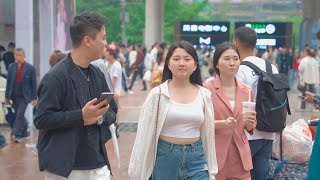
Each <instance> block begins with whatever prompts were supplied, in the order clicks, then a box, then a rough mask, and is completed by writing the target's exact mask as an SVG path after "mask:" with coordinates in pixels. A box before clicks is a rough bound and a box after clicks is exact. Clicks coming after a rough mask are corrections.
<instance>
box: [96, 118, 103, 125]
mask: <svg viewBox="0 0 320 180" xmlns="http://www.w3.org/2000/svg"><path fill="white" fill-rule="evenodd" d="M102 123H103V117H102V116H100V117H99V119H98V121H97V124H98V125H101V124H102Z"/></svg>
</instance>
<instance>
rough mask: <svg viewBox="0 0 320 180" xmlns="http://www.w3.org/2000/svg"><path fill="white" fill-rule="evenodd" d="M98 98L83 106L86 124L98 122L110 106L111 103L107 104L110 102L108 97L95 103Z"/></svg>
mask: <svg viewBox="0 0 320 180" xmlns="http://www.w3.org/2000/svg"><path fill="white" fill-rule="evenodd" d="M97 100H98V99H97V98H94V99H93V100H91V101H89V102H87V104H86V105H85V106H84V107H83V108H82V116H83V122H84V125H85V126H89V125H92V124H97V122H98V119H99V117H100V116H102V115H104V114H105V113H106V112H107V111H108V109H109V107H110V105H109V104H108V105H107V106H105V105H106V104H107V102H108V100H106V99H105V100H103V101H101V102H100V103H98V104H97V105H94V104H95V103H96V102H97ZM104 106H105V107H104Z"/></svg>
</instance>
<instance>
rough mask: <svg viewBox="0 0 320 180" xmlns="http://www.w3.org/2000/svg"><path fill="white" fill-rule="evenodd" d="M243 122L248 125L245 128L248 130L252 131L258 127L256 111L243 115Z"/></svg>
mask: <svg viewBox="0 0 320 180" xmlns="http://www.w3.org/2000/svg"><path fill="white" fill-rule="evenodd" d="M242 118H243V121H244V122H245V123H246V124H245V127H246V129H247V130H249V131H251V130H252V129H254V128H255V127H256V125H257V118H256V112H255V111H248V112H244V113H243V117H242Z"/></svg>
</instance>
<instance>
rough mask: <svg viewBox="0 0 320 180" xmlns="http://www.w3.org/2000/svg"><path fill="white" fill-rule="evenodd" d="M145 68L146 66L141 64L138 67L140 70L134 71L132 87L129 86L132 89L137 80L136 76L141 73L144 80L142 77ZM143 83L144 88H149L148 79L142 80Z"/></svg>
mask: <svg viewBox="0 0 320 180" xmlns="http://www.w3.org/2000/svg"><path fill="white" fill-rule="evenodd" d="M143 69H144V67H143V66H140V67H139V68H138V70H137V71H135V72H134V74H133V77H132V80H131V84H130V87H129V89H130V90H131V89H132V87H133V84H134V82H135V81H136V78H137V76H138V75H140V78H141V80H142V78H143ZM142 84H143V89H144V90H146V89H147V83H146V81H144V80H142Z"/></svg>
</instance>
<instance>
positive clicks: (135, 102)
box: [0, 84, 319, 180]
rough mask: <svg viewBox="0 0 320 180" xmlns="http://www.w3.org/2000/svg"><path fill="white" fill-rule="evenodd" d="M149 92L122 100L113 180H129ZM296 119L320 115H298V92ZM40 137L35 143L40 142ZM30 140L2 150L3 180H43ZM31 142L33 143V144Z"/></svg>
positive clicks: (0, 172) (0, 169)
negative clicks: (118, 159) (139, 124)
mask: <svg viewBox="0 0 320 180" xmlns="http://www.w3.org/2000/svg"><path fill="white" fill-rule="evenodd" d="M135 88H136V89H140V84H138V85H136V87H135ZM147 94H148V92H147V91H140V90H135V94H133V95H125V96H122V97H121V98H120V109H119V118H118V119H119V121H120V132H121V133H120V138H119V139H118V142H119V149H120V156H121V167H120V168H117V167H116V164H117V163H116V160H115V158H114V153H113V147H112V143H111V142H108V143H107V144H106V147H107V149H108V153H109V154H108V155H109V158H110V162H111V164H112V170H113V173H114V177H112V180H124V179H128V176H127V169H128V163H129V159H130V154H131V149H132V146H133V143H134V139H135V131H136V127H137V120H138V116H139V111H140V108H141V106H142V104H143V101H144V99H145V97H146V96H147ZM289 99H290V105H291V109H292V113H293V115H292V116H289V117H288V124H291V123H292V122H294V121H295V120H297V119H298V118H304V119H308V118H309V117H310V116H311V115H319V113H318V112H317V111H315V112H313V106H311V105H308V106H307V111H304V112H296V111H295V109H296V108H297V107H299V99H298V93H297V92H296V91H290V92H289ZM1 131H2V132H4V133H5V136H6V137H7V139H9V131H10V130H9V128H7V127H1ZM36 136H37V133H35V134H34V135H33V138H32V139H31V140H32V141H33V142H36ZM31 140H30V139H29V140H26V141H25V142H23V143H19V144H16V143H10V144H9V145H8V146H6V147H5V148H4V149H2V150H0V180H25V179H27V180H29V179H30V180H42V179H43V173H41V172H39V170H38V158H37V155H36V154H34V153H33V152H32V150H31V149H30V148H26V144H27V143H29V142H30V141H31ZM33 142H31V143H33Z"/></svg>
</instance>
